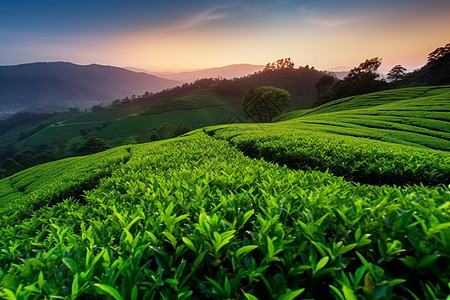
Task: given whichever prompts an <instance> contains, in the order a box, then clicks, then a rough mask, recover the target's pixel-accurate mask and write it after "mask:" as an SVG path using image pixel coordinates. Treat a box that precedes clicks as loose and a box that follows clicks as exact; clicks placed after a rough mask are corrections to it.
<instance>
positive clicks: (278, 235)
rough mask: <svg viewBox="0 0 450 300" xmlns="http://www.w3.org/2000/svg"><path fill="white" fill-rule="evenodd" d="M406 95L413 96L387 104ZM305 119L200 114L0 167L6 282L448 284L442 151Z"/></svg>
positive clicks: (101, 285)
mask: <svg viewBox="0 0 450 300" xmlns="http://www.w3.org/2000/svg"><path fill="white" fill-rule="evenodd" d="M406 92H407V90H405V93H406ZM430 97H431V100H433V98H432V96H430ZM440 97H442V98H444V97H448V96H447V94H445V93H443V94H441V96H440ZM446 99H447V98H446ZM428 100H429V99H428ZM402 101H412V102H414V101H415V99H411V100H400V101H397V102H392V103H391V104H392V105H393V104H396V103H401V102H402ZM427 103H428V102H427ZM446 103H447V104H446V105H442V109H447V108H448V107H447V105H448V101H447V102H446ZM391 104H383V105H380V106H379V107H381V109H379V110H378V112H384V111H387V109H389V107H390V106H389V105H391ZM343 105H344V104H343ZM386 106H387V107H386ZM400 106H401V105H400ZM425 106H426V104H424V107H425ZM376 107H377V106H374V107H372V108H369V109H372V113H374V112H376V111H377V110H376ZM397 107H399V106H397ZM336 108H337V107H336ZM339 111H340V112H342V114H344V112H345V113H347V117H348V119H351V116H352V115H354V114H357V111H355V110H350V109H348V110H344V109H337V110H336V113H337V112H339ZM394 111H395V110H394ZM319 116H321V115H320V114H318V115H317V117H319ZM311 117H312V116H311ZM308 118H309V117H308ZM447 118H448V113H447ZM301 120H302V118H297V119H293V120H290V121H285V122H279V123H273V124H235V125H221V126H215V127H208V128H204V129H199V130H196V131H193V132H190V133H188V134H186V135H184V136H182V137H179V138H176V139H171V140H166V141H159V142H153V143H147V144H141V145H129V146H123V147H118V148H114V149H111V150H108V151H106V152H102V153H97V154H94V155H90V156H84V157H76V158H70V159H66V160H61V161H57V162H52V163H48V164H44V165H40V166H36V167H34V168H31V169H28V170H25V171H22V172H20V173H17V174H15V175H13V176H11V177H8V178H5V179H3V180H0V191H1V194H0V213H1V214H2V219H0V249H1V250H2V251H0V282H1V284H0V296H3V297H7V296H9V297H10V298H11V297H12V296H11V295H14V296H16V297H26V296H30V295H31V296H33V297H40V298H43V297H45V296H46V295H53V296H54V295H58V296H62V297H72V298H76V297H81V298H82V297H87V296H89V297H102V296H105V295H110V296H112V297H114V298H115V299H122V298H123V299H138V298H151V297H156V298H158V297H165V298H181V299H188V298H194V299H196V298H211V299H218V298H237V299H255V298H256V299H257V298H260V299H267V298H270V299H283V298H284V299H287V298H289V299H291V298H293V297H295V296H298V295H300V297H301V298H308V299H311V298H313V299H330V298H335V299H345V298H344V295H345V297H346V298H348V299H354V298H362V297H372V298H377V297H378V298H383V299H410V298H415V299H431V298H433V297H434V298H438V299H439V298H445V297H446V296H447V295H448V293H449V291H450V290H449V287H448V280H447V278H449V276H450V270H449V268H448V266H449V264H450V255H449V253H450V248H449V245H450V226H449V224H450V215H449V213H448V211H449V210H448V205H449V194H448V192H449V191H448V188H447V187H446V186H445V185H444V184H445V183H448V178H450V176H449V175H450V174H449V172H450V171H449V163H450V155H449V153H448V152H446V151H440V150H432V149H429V148H427V147H424V146H423V145H422V146H420V145H403V144H399V143H394V142H386V141H383V140H374V139H368V138H362V137H358V136H348V135H345V136H344V135H343V134H342V133H339V132H336V133H332V132H327V130H325V129H326V128H331V127H333V126H332V125H327V126H328V127H325V125H324V126H323V127H321V128H318V129H316V130H312V129H311V128H312V127H308V126H309V125H308V122H302V121H301ZM444 131H445V132H447V133H448V132H449V129H448V128H447V129H445V130H444ZM252 157H255V158H252ZM259 157H264V158H267V160H271V161H273V162H278V163H271V162H267V161H265V160H263V159H256V158H259ZM320 162H323V164H322V165H319V164H318V163H320ZM283 163H286V166H283V165H282V164H283ZM288 166H289V167H291V168H289V167H288ZM323 167H325V170H323V171H324V172H321V171H318V170H322V168H323ZM297 168H301V170H297ZM341 172H342V173H343V175H345V176H346V178H347V179H345V178H343V177H337V176H335V175H333V174H339V173H341ZM348 179H352V180H353V181H349V180H348ZM358 181H361V182H366V183H377V184H383V183H390V184H392V183H393V184H394V185H392V186H388V185H382V186H377V185H373V184H360V183H357V182H358ZM386 181H387V182H386ZM355 182H356V183H355ZM405 183H406V185H404V186H399V185H403V184H405ZM419 183H421V185H416V184H419ZM82 191H84V192H82Z"/></svg>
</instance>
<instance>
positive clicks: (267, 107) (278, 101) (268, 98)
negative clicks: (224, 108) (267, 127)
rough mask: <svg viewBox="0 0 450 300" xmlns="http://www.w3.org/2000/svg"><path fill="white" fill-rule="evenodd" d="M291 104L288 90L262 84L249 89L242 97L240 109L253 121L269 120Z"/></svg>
mask: <svg viewBox="0 0 450 300" xmlns="http://www.w3.org/2000/svg"><path fill="white" fill-rule="evenodd" d="M290 106H291V95H290V94H289V92H288V91H286V90H283V89H279V88H275V87H271V86H262V87H257V88H251V89H249V90H248V91H247V92H246V93H245V94H244V97H243V99H242V110H243V111H244V113H245V115H246V116H247V117H249V118H250V119H252V120H253V121H254V122H260V123H261V122H270V121H272V119H273V118H275V117H277V116H279V115H280V114H282V113H283V112H284V111H285V110H286V109H287V108H288V107H290Z"/></svg>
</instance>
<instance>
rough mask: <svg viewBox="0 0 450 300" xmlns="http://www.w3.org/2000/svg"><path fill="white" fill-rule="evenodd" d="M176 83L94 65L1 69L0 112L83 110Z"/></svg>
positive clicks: (51, 64)
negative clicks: (72, 108)
mask: <svg viewBox="0 0 450 300" xmlns="http://www.w3.org/2000/svg"><path fill="white" fill-rule="evenodd" d="M179 83H180V82H178V81H175V80H170V79H164V78H160V77H158V76H155V75H151V74H146V73H142V72H140V73H138V72H133V71H130V70H126V69H123V68H118V67H112V66H104V65H96V64H92V65H76V64H73V63H68V62H37V63H29V64H21V65H14V66H0V112H2V113H3V114H8V113H13V112H16V111H19V110H26V109H28V110H32V111H55V110H56V111H57V110H66V109H68V108H71V107H74V108H75V107H77V108H85V107H89V106H92V105H97V104H100V103H110V102H112V101H113V100H114V99H117V98H124V97H127V96H131V95H133V94H135V95H138V94H144V93H145V92H157V91H161V90H163V89H167V88H170V87H173V86H176V85H178V84H179ZM0 117H1V115H0Z"/></svg>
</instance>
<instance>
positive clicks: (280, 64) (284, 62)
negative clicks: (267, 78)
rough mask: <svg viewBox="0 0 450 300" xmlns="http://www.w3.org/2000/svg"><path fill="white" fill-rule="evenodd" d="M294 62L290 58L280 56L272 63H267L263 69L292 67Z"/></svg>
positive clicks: (271, 69) (272, 69)
mask: <svg viewBox="0 0 450 300" xmlns="http://www.w3.org/2000/svg"><path fill="white" fill-rule="evenodd" d="M293 68H294V63H293V62H292V61H291V58H289V57H288V58H282V59H279V60H277V61H276V62H273V63H268V64H267V65H266V67H265V68H264V71H275V70H283V69H293Z"/></svg>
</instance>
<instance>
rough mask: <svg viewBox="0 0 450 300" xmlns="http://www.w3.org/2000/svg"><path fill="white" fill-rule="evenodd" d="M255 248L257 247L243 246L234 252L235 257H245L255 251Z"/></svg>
mask: <svg viewBox="0 0 450 300" xmlns="http://www.w3.org/2000/svg"><path fill="white" fill-rule="evenodd" d="M256 248H258V246H257V245H248V246H243V247H241V248H239V249H238V250H237V251H236V255H237V256H242V255H246V254H248V253H249V252H250V251H253V250H255V249H256Z"/></svg>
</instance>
